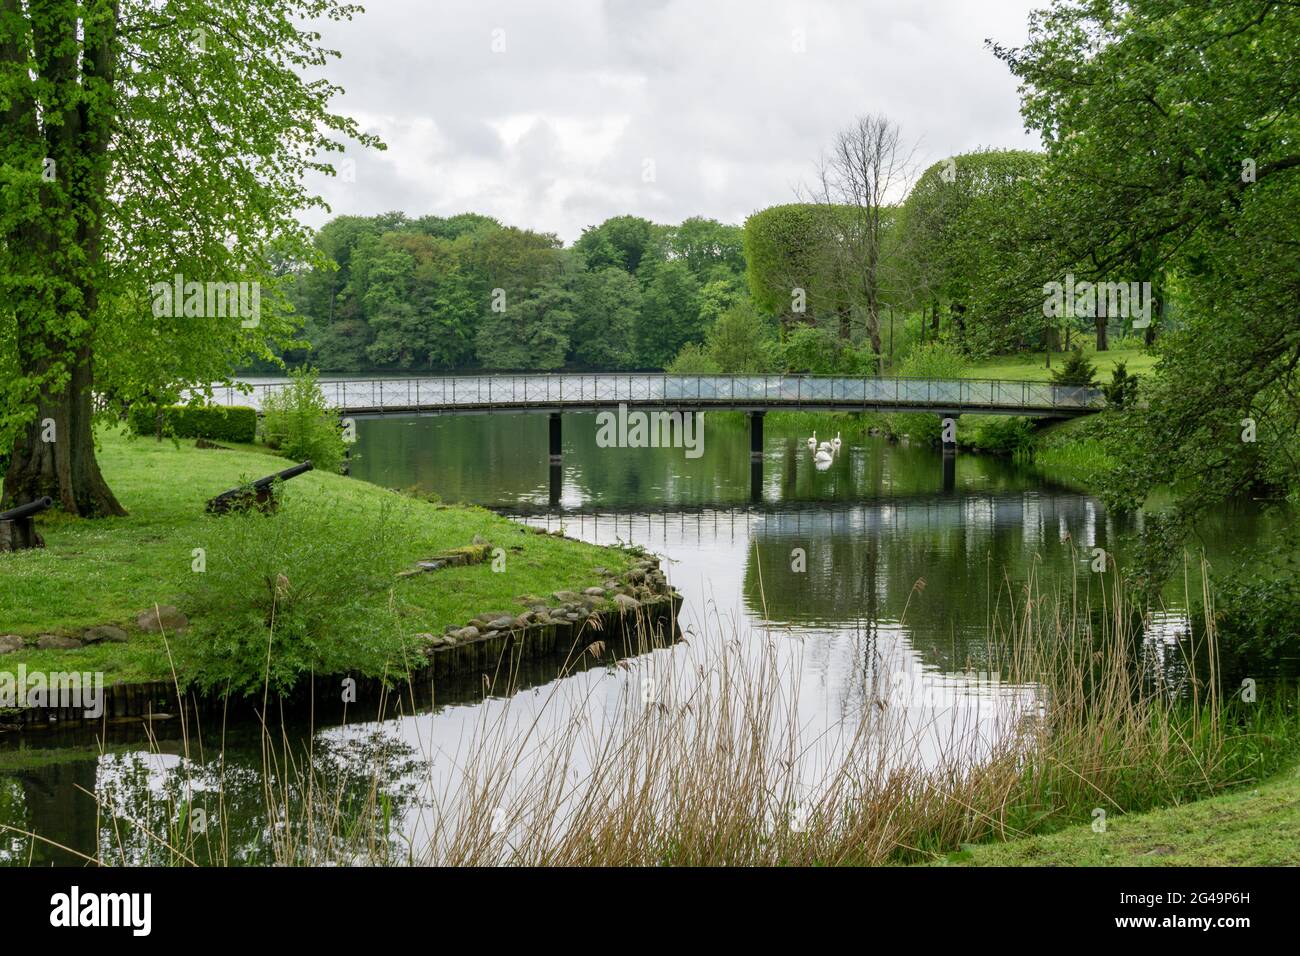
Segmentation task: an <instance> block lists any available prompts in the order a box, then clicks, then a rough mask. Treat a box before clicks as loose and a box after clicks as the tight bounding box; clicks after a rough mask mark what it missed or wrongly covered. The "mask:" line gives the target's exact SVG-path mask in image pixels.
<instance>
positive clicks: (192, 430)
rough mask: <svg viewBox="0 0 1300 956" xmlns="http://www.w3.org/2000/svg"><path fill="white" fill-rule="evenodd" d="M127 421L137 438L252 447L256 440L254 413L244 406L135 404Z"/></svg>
mask: <svg viewBox="0 0 1300 956" xmlns="http://www.w3.org/2000/svg"><path fill="white" fill-rule="evenodd" d="M128 421H129V423H130V425H131V431H133V432H135V434H137V435H157V436H159V437H162V436H167V437H169V438H206V439H208V440H209V441H228V442H240V443H243V444H251V443H252V442H254V441H256V440H257V412H256V411H254V410H253V409H251V408H247V407H245V406H243V405H235V406H230V407H223V406H214V405H206V406H204V405H168V406H163V407H161V408H159V407H157V406H148V405H136V406H134V407H133V408H132V409H131V412H130V415H129V417H128Z"/></svg>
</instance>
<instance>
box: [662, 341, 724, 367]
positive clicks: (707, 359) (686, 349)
mask: <svg viewBox="0 0 1300 956" xmlns="http://www.w3.org/2000/svg"><path fill="white" fill-rule="evenodd" d="M664 371H665V372H667V373H668V374H669V375H717V374H718V373H719V372H721V371H722V369H720V368H718V363H717V362H715V361H714V360H713V357H712V356H711V355H709V351H708V349H706V348H705V347H704V346H702V345H701V344H700V343H699V342H687V343H686V344H685V345H683V346H682V349H681V351H680V352H678V353H677V356H676V357H675V358H674V359H673V360H672V361H671V362H669V363H668V365H667V366H665V368H664Z"/></svg>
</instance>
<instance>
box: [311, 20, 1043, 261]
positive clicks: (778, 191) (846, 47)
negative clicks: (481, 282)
mask: <svg viewBox="0 0 1300 956" xmlns="http://www.w3.org/2000/svg"><path fill="white" fill-rule="evenodd" d="M1034 5H1035V0H990V2H982V3H980V4H972V3H970V2H969V0H931V2H926V3H919V2H913V0H854V2H846V0H807V2H795V3H788V2H778V0H712V2H709V3H701V2H698V0H606V2H599V0H579V2H570V0H566V2H558V0H557V2H545V3H543V2H537V0H435V2H429V0H371V3H370V5H369V9H368V10H367V12H366V13H365V14H363V15H361V16H359V17H357V18H356V19H354V20H353V21H351V22H345V23H342V24H331V25H327V26H326V27H325V28H324V29H323V30H322V32H323V34H324V39H325V43H326V45H328V46H331V47H333V48H335V49H337V50H339V51H340V52H342V54H343V58H342V60H340V61H336V62H335V63H333V64H332V65H331V67H330V68H329V70H328V74H327V75H328V76H329V77H330V78H331V79H333V80H334V81H336V82H337V83H339V84H340V85H342V86H343V87H344V88H345V89H346V90H347V93H346V95H344V96H342V97H340V98H339V100H338V101H337V102H336V107H337V108H338V109H340V110H341V111H343V112H346V113H349V114H350V115H352V116H354V117H356V118H357V119H358V121H359V122H360V123H361V124H362V125H363V127H365V128H366V129H370V130H373V131H374V132H377V133H378V134H379V135H380V136H381V138H382V139H383V140H384V141H385V142H386V143H387V144H388V147H389V148H388V150H387V151H385V152H366V153H365V154H364V155H357V154H356V152H355V148H354V151H353V152H350V153H349V155H353V156H356V159H357V175H356V182H355V183H347V182H342V181H340V180H338V179H330V178H327V177H320V178H313V180H312V181H311V182H310V186H311V187H312V188H313V189H314V190H315V191H317V192H319V193H320V194H321V195H323V196H324V197H325V199H326V200H327V201H328V202H329V203H330V205H331V206H332V207H333V212H334V214H342V213H351V214H358V215H369V214H373V213H377V212H383V211H386V210H389V209H401V210H404V211H405V212H407V213H410V214H411V215H422V214H425V213H435V214H440V215H449V214H452V213H456V212H464V211H467V210H472V211H475V212H481V213H486V214H488V215H493V216H497V217H498V218H500V219H502V220H504V221H506V222H509V223H511V224H513V225H519V226H524V227H528V228H532V229H538V230H542V231H549V232H555V233H557V234H559V235H560V236H561V237H562V238H564V239H565V240H566V241H572V240H573V239H575V238H576V237H577V236H578V235H579V233H580V232H581V231H582V228H583V227H584V226H588V225H592V224H595V223H597V222H600V221H601V220H603V219H605V218H607V217H609V216H615V215H622V214H625V213H634V214H637V215H643V216H647V217H649V218H651V219H654V220H656V221H659V222H679V221H681V220H682V219H684V218H686V217H687V216H692V215H705V216H713V217H716V218H718V219H723V220H726V221H730V222H740V221H742V220H743V219H744V217H745V216H746V215H748V214H749V213H750V212H752V211H754V210H755V209H761V208H763V207H765V206H769V205H772V204H775V203H781V202H789V201H791V200H792V199H793V198H794V197H795V189H796V188H797V186H799V185H800V184H801V183H804V182H807V181H808V179H809V178H810V176H811V174H812V171H813V165H814V163H815V161H816V158H817V155H818V153H819V152H820V150H821V149H822V148H823V147H824V146H825V145H826V144H827V143H828V142H829V140H830V138H831V137H832V136H833V135H834V133H835V132H836V131H837V130H838V129H839V128H841V127H842V126H844V125H845V124H847V123H848V122H849V121H851V120H852V119H853V117H854V116H856V115H859V114H861V113H866V112H882V113H885V114H886V115H888V116H890V117H891V118H892V119H894V120H896V121H898V122H899V123H901V124H902V126H903V132H904V136H905V138H907V139H908V140H912V141H917V142H918V143H919V144H920V148H919V151H918V159H919V161H920V162H921V163H923V164H928V163H930V162H933V161H935V160H937V159H941V158H943V157H945V156H949V155H952V154H953V153H957V152H962V151H965V150H969V149H973V148H976V147H979V146H1002V147H1031V148H1032V147H1033V146H1034V145H1035V142H1034V140H1033V139H1032V138H1031V137H1029V136H1028V135H1027V134H1025V133H1024V131H1023V129H1022V127H1021V123H1020V117H1019V112H1018V105H1019V104H1018V98H1017V95H1016V82H1015V80H1014V78H1013V77H1012V76H1011V75H1010V74H1009V73H1008V72H1007V70H1006V68H1005V67H1004V66H1003V65H1002V64H1001V63H999V62H998V61H997V60H995V59H994V58H993V56H992V54H991V53H989V52H988V51H987V50H986V49H985V48H984V42H983V41H984V39H985V38H986V37H990V38H993V39H995V40H998V41H999V42H1002V43H1011V44H1015V43H1018V42H1021V41H1023V39H1024V31H1025V24H1026V19H1027V15H1028V11H1029V10H1030V9H1031V7H1033V6H1034ZM494 30H501V31H504V33H503V34H500V35H499V36H502V37H503V38H504V44H505V50H504V52H499V53H494V52H493V50H492V45H493V38H494V33H493V31H494ZM796 31H800V32H799V33H796ZM799 41H801V42H799ZM800 46H802V50H800V49H799V48H800ZM647 160H650V161H652V162H653V164H654V170H655V174H656V175H655V179H654V181H653V182H645V181H644V179H643V176H642V172H643V169H644V168H645V163H646V161H647ZM325 218H327V217H325V216H313V217H312V219H311V223H312V224H313V225H319V224H320V223H321V222H323V221H324V220H325Z"/></svg>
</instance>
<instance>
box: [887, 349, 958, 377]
mask: <svg viewBox="0 0 1300 956" xmlns="http://www.w3.org/2000/svg"><path fill="white" fill-rule="evenodd" d="M899 371H900V374H902V375H903V376H904V377H905V378H935V379H941V378H947V379H952V378H961V377H962V375H963V374H964V373H965V371H966V359H965V358H963V357H962V354H961V353H960V352H959V351H957V349H956V348H955V347H954V346H952V345H951V344H949V343H948V342H946V341H944V340H943V339H938V340H932V341H929V342H926V343H925V344H924V345H918V346H916V348H914V349H912V350H911V352H910V353H909V354H908V356H907V359H906V360H905V361H904V362H903V363H902V365H901V367H900V370H899Z"/></svg>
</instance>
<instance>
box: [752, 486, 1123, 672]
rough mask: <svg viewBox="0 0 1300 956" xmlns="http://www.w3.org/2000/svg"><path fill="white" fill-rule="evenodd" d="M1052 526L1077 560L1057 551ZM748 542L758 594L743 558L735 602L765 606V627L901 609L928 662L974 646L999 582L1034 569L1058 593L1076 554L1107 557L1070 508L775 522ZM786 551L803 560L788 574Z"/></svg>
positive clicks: (859, 514) (855, 618) (1008, 503)
mask: <svg viewBox="0 0 1300 956" xmlns="http://www.w3.org/2000/svg"><path fill="white" fill-rule="evenodd" d="M1062 527H1064V528H1065V529H1066V530H1067V531H1068V532H1069V534H1070V536H1071V542H1072V543H1073V544H1074V545H1075V546H1076V548H1077V549H1079V550H1077V551H1072V550H1071V548H1070V546H1069V545H1068V544H1063V543H1062V541H1061V534H1060V531H1061V528H1062ZM754 539H755V547H756V549H757V559H758V560H759V561H760V562H761V567H762V585H763V594H762V595H760V593H759V576H758V574H757V572H756V569H755V567H754V559H755V552H754V551H751V553H750V560H749V566H748V567H747V569H746V576H745V600H746V604H747V606H748V607H749V609H750V610H751V611H752V612H754V613H755V614H762V613H763V608H764V607H766V613H767V616H768V617H769V618H770V619H772V620H775V621H783V622H788V623H792V624H799V625H809V626H815V625H826V624H830V625H837V624H840V625H843V624H848V625H856V624H861V623H863V622H864V621H866V620H871V619H883V620H894V621H896V620H898V619H900V618H901V617H903V616H904V609H906V624H907V625H908V628H909V630H910V631H911V632H912V634H913V637H914V638H915V639H916V640H918V641H921V642H923V646H921V647H918V650H921V651H922V652H923V653H924V654H925V656H926V657H927V659H930V660H936V659H944V658H948V657H951V656H952V655H953V654H954V653H956V650H957V649H956V648H955V647H954V644H953V641H954V639H956V641H957V642H958V643H959V644H964V643H966V642H967V641H968V640H970V639H972V637H973V636H975V637H978V641H977V643H980V644H982V643H983V642H984V641H985V639H986V638H985V632H986V625H987V620H988V612H989V605H990V601H992V602H995V603H996V602H997V601H999V600H1000V599H1004V598H1005V594H1004V593H1003V592H1004V589H1005V587H1006V585H1007V581H1008V580H1009V581H1011V582H1012V586H1013V587H1018V586H1019V585H1020V584H1022V583H1023V581H1024V578H1025V575H1026V574H1027V572H1028V569H1029V568H1030V566H1031V565H1033V564H1036V563H1041V564H1042V565H1044V566H1045V570H1046V574H1045V575H1044V577H1045V578H1046V579H1047V580H1049V581H1064V582H1065V583H1066V585H1067V586H1068V582H1069V579H1070V575H1071V574H1072V573H1073V572H1074V570H1075V567H1074V565H1075V562H1076V561H1081V560H1082V558H1083V557H1084V556H1085V555H1090V551H1087V550H1083V549H1084V548H1091V547H1094V546H1095V547H1107V544H1106V542H1107V540H1108V539H1109V533H1108V531H1107V522H1105V521H1102V520H1099V519H1098V518H1097V516H1096V514H1095V512H1094V510H1093V506H1092V504H1091V503H1090V502H1088V501H1087V499H1084V498H1081V497H1045V496H1039V495H1023V496H1022V495H1015V496H995V495H969V496H961V497H955V496H954V497H946V498H931V499H925V498H922V499H911V500H906V501H899V502H873V503H870V504H864V505H861V506H857V507H854V508H849V509H837V510H826V511H815V510H814V511H802V510H801V511H790V512H778V513H775V514H770V515H764V516H762V517H761V518H759V519H758V520H756V521H755V524H754ZM796 547H799V548H803V549H805V550H806V552H807V555H808V560H807V567H808V570H807V572H806V573H797V572H795V571H792V570H791V559H790V553H791V550H792V549H793V548H796ZM1079 567H1080V568H1082V569H1083V570H1084V571H1086V567H1085V566H1083V565H1082V564H1080V565H1079ZM918 581H923V582H924V585H923V590H918V589H917V582H918ZM1089 583H1090V582H1089V581H1088V580H1087V579H1086V577H1085V578H1083V579H1082V580H1081V581H1080V586H1081V587H1083V588H1086V587H1087V586H1088V584H1089ZM764 598H765V601H764ZM953 663H955V664H957V665H964V663H965V661H964V660H956V661H954V662H953Z"/></svg>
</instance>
